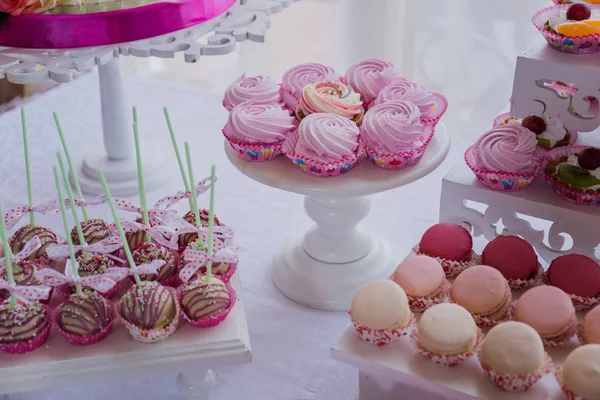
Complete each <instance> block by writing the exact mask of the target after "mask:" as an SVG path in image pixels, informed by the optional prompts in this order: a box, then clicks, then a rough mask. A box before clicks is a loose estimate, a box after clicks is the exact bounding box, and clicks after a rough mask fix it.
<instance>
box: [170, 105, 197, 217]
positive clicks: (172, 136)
mask: <svg viewBox="0 0 600 400" xmlns="http://www.w3.org/2000/svg"><path fill="white" fill-rule="evenodd" d="M163 112H164V113H165V119H166V120H167V127H168V128H169V134H170V135H171V143H173V150H175V157H176V158H177V164H178V165H179V172H180V173H181V180H182V181H183V187H184V188H185V191H186V192H189V191H191V189H190V185H189V183H188V180H187V178H186V176H185V168H184V167H183V161H182V160H181V154H180V153H179V146H177V139H176V138H175V131H174V130H173V125H171V118H170V117H169V110H167V107H163ZM190 202H191V199H190ZM191 209H192V207H191V203H190V210H191Z"/></svg>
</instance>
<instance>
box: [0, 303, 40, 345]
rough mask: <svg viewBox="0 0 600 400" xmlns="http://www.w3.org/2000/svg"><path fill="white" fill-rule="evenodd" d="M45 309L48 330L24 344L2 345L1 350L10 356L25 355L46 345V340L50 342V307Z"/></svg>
mask: <svg viewBox="0 0 600 400" xmlns="http://www.w3.org/2000/svg"><path fill="white" fill-rule="evenodd" d="M45 309H46V319H47V324H46V328H44V330H43V331H42V332H41V333H40V334H39V335H37V336H36V337H34V338H33V339H30V340H27V341H24V342H18V343H4V344H0V350H2V351H4V352H6V353H10V354H24V353H29V352H30V351H33V350H35V349H37V348H38V347H41V346H42V345H43V344H44V343H46V340H48V335H50V327H51V326H52V321H51V319H50V317H51V316H50V309H49V308H48V307H45Z"/></svg>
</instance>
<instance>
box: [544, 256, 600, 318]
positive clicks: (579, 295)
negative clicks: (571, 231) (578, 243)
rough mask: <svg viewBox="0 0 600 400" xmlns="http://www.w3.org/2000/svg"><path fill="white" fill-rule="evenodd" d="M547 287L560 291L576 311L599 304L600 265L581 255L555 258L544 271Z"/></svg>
mask: <svg viewBox="0 0 600 400" xmlns="http://www.w3.org/2000/svg"><path fill="white" fill-rule="evenodd" d="M546 280H547V281H548V284H549V285H552V286H556V287H557V288H559V289H562V290H563V291H564V292H565V293H567V294H568V295H569V297H571V300H572V301H573V305H574V306H575V308H577V309H578V310H585V309H587V308H589V307H591V306H594V305H596V304H598V303H600V265H599V264H598V263H597V262H596V261H595V260H592V259H591V258H589V257H586V256H584V255H581V254H566V255H564V256H560V257H558V258H556V259H555V260H554V261H552V263H551V264H550V268H548V270H547V271H546Z"/></svg>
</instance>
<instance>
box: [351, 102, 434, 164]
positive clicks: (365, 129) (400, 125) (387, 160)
mask: <svg viewBox="0 0 600 400" xmlns="http://www.w3.org/2000/svg"><path fill="white" fill-rule="evenodd" d="M433 133H434V130H433V126H432V125H428V124H424V123H423V122H422V121H421V112H420V111H419V108H418V107H417V106H416V105H415V104H414V103H412V102H410V101H404V100H394V101H389V102H387V103H383V104H378V105H376V106H374V107H371V109H370V110H369V112H367V113H366V115H365V118H364V120H363V123H362V125H361V136H362V139H363V142H364V144H365V149H366V151H367V154H368V155H369V158H370V159H371V161H373V163H374V164H375V165H377V166H378V167H382V168H388V169H398V168H403V167H406V166H409V165H414V164H416V163H417V162H418V161H419V160H420V159H421V157H422V156H423V153H424V152H425V149H426V148H427V145H428V144H429V141H430V140H431V138H432V137H433Z"/></svg>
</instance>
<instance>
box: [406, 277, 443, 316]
mask: <svg viewBox="0 0 600 400" xmlns="http://www.w3.org/2000/svg"><path fill="white" fill-rule="evenodd" d="M449 292H450V282H448V280H447V279H444V287H443V289H442V292H441V293H440V294H439V295H438V296H436V297H415V296H407V297H408V305H409V307H410V310H411V311H412V312H424V311H425V310H427V309H428V308H429V307H432V306H434V305H436V304H440V303H442V302H443V301H444V299H445V298H446V297H448V293H449Z"/></svg>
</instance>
